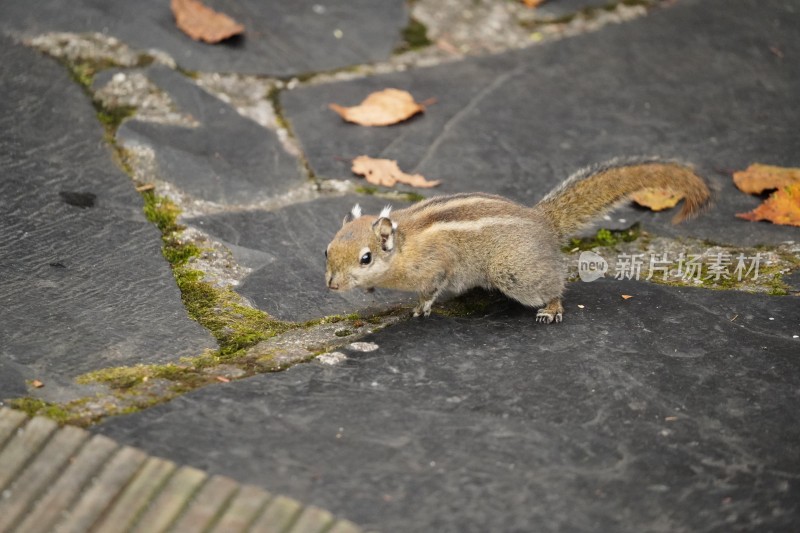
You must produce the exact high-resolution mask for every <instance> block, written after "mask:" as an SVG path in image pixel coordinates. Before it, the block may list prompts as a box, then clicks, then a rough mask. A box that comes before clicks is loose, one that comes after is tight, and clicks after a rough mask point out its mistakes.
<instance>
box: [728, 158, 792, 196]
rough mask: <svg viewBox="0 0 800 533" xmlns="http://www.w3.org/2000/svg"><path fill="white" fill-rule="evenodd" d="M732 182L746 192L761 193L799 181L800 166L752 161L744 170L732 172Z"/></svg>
mask: <svg viewBox="0 0 800 533" xmlns="http://www.w3.org/2000/svg"><path fill="white" fill-rule="evenodd" d="M733 182H734V183H735V184H736V186H737V187H739V190H740V191H742V192H746V193H748V194H761V193H762V192H764V191H769V190H772V189H782V188H783V187H786V186H787V185H791V184H793V183H800V168H785V167H775V166H772V165H762V164H760V163H754V164H752V165H750V166H749V167H747V169H746V170H740V171H739V172H734V173H733Z"/></svg>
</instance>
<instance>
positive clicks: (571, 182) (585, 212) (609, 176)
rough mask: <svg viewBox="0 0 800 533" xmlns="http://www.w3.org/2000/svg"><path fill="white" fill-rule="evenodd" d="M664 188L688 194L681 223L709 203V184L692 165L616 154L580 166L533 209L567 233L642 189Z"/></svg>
mask: <svg viewBox="0 0 800 533" xmlns="http://www.w3.org/2000/svg"><path fill="white" fill-rule="evenodd" d="M652 188H665V189H670V190H671V191H673V192H675V193H682V194H683V195H684V200H683V202H684V203H683V209H681V211H680V212H679V213H678V214H676V215H675V216H674V217H673V219H672V222H673V224H677V223H679V222H682V221H683V220H686V219H687V218H690V217H691V216H693V215H694V214H696V213H697V212H698V211H699V210H700V209H701V208H702V207H703V206H704V205H706V203H707V202H708V200H709V198H710V196H711V193H710V192H709V190H708V185H706V182H705V181H704V180H703V179H702V178H701V177H699V176H697V175H696V174H695V173H694V172H693V171H692V170H691V169H690V168H689V167H687V166H685V165H682V164H680V163H676V162H673V161H663V160H658V159H654V158H647V159H645V158H635V159H613V160H611V161H608V162H606V163H601V164H599V165H594V166H591V167H587V168H584V169H582V170H579V171H578V172H576V173H575V174H573V175H572V176H570V177H569V178H568V179H567V180H566V181H564V182H563V183H562V184H561V185H559V186H558V187H557V188H555V189H554V190H553V191H551V192H550V194H548V195H547V196H545V197H544V198H543V199H542V200H541V201H540V202H539V203H538V204H536V205H535V206H534V209H535V210H537V211H541V212H543V213H544V214H545V217H546V218H547V220H550V221H551V222H552V223H553V225H554V227H555V229H556V231H557V232H558V233H559V234H560V235H561V236H562V237H566V236H569V235H572V234H574V233H575V232H577V231H579V230H580V229H582V228H584V227H585V226H587V225H589V224H591V223H592V222H593V221H594V220H596V219H597V218H598V217H600V216H602V215H603V214H605V213H606V212H608V211H610V210H611V209H613V208H615V207H617V206H618V205H619V204H620V203H621V202H623V201H625V200H626V199H628V197H629V196H630V195H631V194H633V193H635V192H638V191H641V190H643V189H652Z"/></svg>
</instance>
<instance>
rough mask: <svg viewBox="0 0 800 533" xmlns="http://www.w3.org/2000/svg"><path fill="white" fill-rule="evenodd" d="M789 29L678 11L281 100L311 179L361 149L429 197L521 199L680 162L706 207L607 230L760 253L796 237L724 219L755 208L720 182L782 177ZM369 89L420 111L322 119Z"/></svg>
mask: <svg viewBox="0 0 800 533" xmlns="http://www.w3.org/2000/svg"><path fill="white" fill-rule="evenodd" d="M798 25H800V11H798V10H797V8H796V6H793V4H792V3H791V2H784V1H779V0H769V1H763V2H761V1H755V0H744V1H741V2H735V3H730V2H726V1H724V0H702V1H700V0H682V1H681V2H676V3H675V4H674V5H673V6H671V7H669V8H664V9H659V10H654V11H653V12H651V14H650V15H648V16H647V17H644V18H640V19H637V20H635V21H632V22H629V23H625V24H620V25H615V26H607V27H605V28H604V29H602V30H600V31H597V32H595V33H591V34H586V35H582V36H579V37H575V38H570V39H564V40H561V41H558V42H554V43H551V44H547V45H542V46H536V47H532V48H529V49H526V50H522V51H517V52H511V53H507V54H502V55H498V56H492V57H486V58H478V59H468V60H465V61H463V62H459V63H453V64H450V65H442V66H438V67H434V68H429V69H417V70H412V71H408V72H401V73H393V74H389V75H384V76H376V77H370V78H366V79H359V80H355V81H348V82H342V83H334V84H327V85H318V86H310V87H304V88H300V89H297V90H294V91H291V92H288V93H283V94H282V95H281V103H282V105H283V108H284V111H285V114H286V116H287V117H288V119H289V121H290V122H291V124H292V128H293V131H294V132H295V133H296V135H297V136H298V138H299V140H300V142H301V144H302V146H303V148H304V150H305V153H306V155H307V157H308V161H309V163H310V165H311V167H312V169H313V170H314V172H315V173H316V175H318V176H320V177H336V178H341V177H348V176H351V173H350V169H349V160H350V159H352V158H353V157H356V156H358V155H362V154H366V155H369V156H372V157H386V158H390V159H397V160H398V161H399V163H400V167H401V168H402V169H403V170H405V171H407V172H420V173H422V174H423V175H425V176H426V177H427V178H429V179H441V180H442V181H443V184H442V186H441V187H440V188H439V189H437V190H436V191H433V192H434V193H450V192H457V191H476V190H482V191H487V192H493V193H498V194H502V195H505V196H509V197H511V198H513V199H515V200H517V201H520V202H523V203H525V204H533V203H535V202H536V201H538V200H539V199H540V198H542V197H543V196H544V195H545V194H546V193H547V192H548V191H549V190H550V189H551V188H553V187H554V186H555V185H556V184H558V183H559V182H560V181H561V180H563V179H564V178H566V177H567V176H568V175H569V174H571V173H572V172H574V171H576V170H577V169H579V168H581V167H583V166H585V165H589V164H593V163H598V162H602V161H606V160H609V159H612V158H614V157H618V156H630V155H657V156H661V157H665V158H675V159H679V160H684V161H687V162H689V163H692V164H694V165H695V166H696V168H697V170H698V171H699V173H700V174H702V175H703V176H705V177H707V178H708V179H709V180H710V181H711V182H712V184H713V186H714V187H715V189H717V194H716V195H715V196H716V197H715V204H714V207H713V209H712V210H710V211H709V212H707V213H706V214H704V215H703V216H702V217H700V218H699V219H697V220H696V221H693V222H691V223H689V224H686V225H683V226H678V227H672V226H671V225H670V224H669V219H670V218H671V216H672V213H671V212H665V213H650V212H645V211H640V210H635V209H633V208H626V209H623V210H621V211H620V213H619V214H618V215H616V216H615V217H614V218H615V219H618V218H622V219H625V220H626V222H625V223H620V224H622V225H629V224H630V223H632V222H633V221H637V220H639V221H642V222H643V223H644V224H645V226H648V227H650V228H652V229H655V230H657V231H658V232H659V233H663V234H669V235H691V236H695V237H699V238H704V239H710V240H714V241H717V242H723V243H732V244H742V245H755V244H759V243H775V242H780V241H784V240H789V239H797V237H798V231H797V229H796V228H792V227H780V226H773V225H771V224H768V223H750V222H746V221H744V220H740V219H737V218H735V217H734V214H735V213H741V212H746V211H749V210H751V209H753V208H754V207H755V206H756V205H758V203H759V202H760V199H759V198H756V197H752V196H748V195H745V194H743V193H741V192H739V191H738V190H737V189H735V187H734V186H733V183H732V181H731V173H732V172H733V171H734V170H738V169H743V168H745V167H747V166H748V165H749V164H751V163H753V162H761V163H768V164H775V165H783V166H797V153H798V152H800V136H798V135H797V134H796V131H794V126H793V125H794V124H796V123H797V122H798V120H800V106H798V105H797V104H798V96H797V95H798V94H800V69H797V68H795V64H794V63H793V62H792V61H791V59H790V57H795V56H797V55H798V54H800V33H798V32H797V31H796V28H797V27H798ZM676 36H680V37H679V38H677V37H676ZM634 43H635V44H634ZM385 87H396V88H399V89H405V90H408V91H410V92H411V93H412V94H413V95H414V96H415V97H416V98H417V100H419V101H424V100H427V99H429V98H436V103H435V104H434V105H431V106H430V107H429V108H428V110H427V112H426V113H425V114H424V115H422V116H418V117H416V118H414V119H412V120H410V121H408V122H406V123H403V124H399V125H396V126H392V127H388V128H364V127H359V126H355V125H353V124H348V123H345V122H344V121H342V120H341V119H340V118H339V117H338V116H336V115H335V114H334V113H333V112H331V111H329V110H328V109H327V105H328V104H329V103H331V102H336V103H339V104H342V105H354V104H356V103H358V102H360V101H361V100H362V99H363V98H364V97H365V96H366V95H367V94H369V93H370V92H372V91H375V90H379V89H383V88H385ZM424 192H425V194H432V193H431V192H430V191H424ZM604 225H606V226H610V227H614V226H613V225H611V224H605V223H604Z"/></svg>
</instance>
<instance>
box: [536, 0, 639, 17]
mask: <svg viewBox="0 0 800 533" xmlns="http://www.w3.org/2000/svg"><path fill="white" fill-rule="evenodd" d="M617 3H624V2H615V1H614V0H548V1H546V2H544V3H543V4H541V5H539V6H537V7H536V15H537V16H539V17H542V18H544V19H545V20H547V19H550V18H566V17H570V16H572V15H575V14H578V13H580V12H582V11H586V10H591V9H597V8H605V7H608V6H613V5H615V4H617Z"/></svg>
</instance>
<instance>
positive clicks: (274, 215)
mask: <svg viewBox="0 0 800 533" xmlns="http://www.w3.org/2000/svg"><path fill="white" fill-rule="evenodd" d="M356 203H360V204H361V206H362V207H363V209H364V213H365V214H366V213H372V214H377V213H378V212H379V211H380V209H381V208H382V207H383V206H384V205H386V204H387V203H394V204H395V205H398V202H387V200H382V199H379V198H374V197H370V196H340V197H330V198H323V199H319V200H316V201H314V202H306V203H300V204H294V205H290V206H288V207H285V208H283V209H279V210H276V211H260V210H256V211H245V212H239V213H222V214H218V215H210V216H206V217H198V218H193V219H189V220H188V221H187V224H189V225H191V226H196V227H197V228H200V229H202V230H203V231H204V232H206V233H208V234H210V235H212V236H213V237H215V238H216V239H219V240H220V241H222V242H223V243H224V244H225V245H226V246H228V247H229V248H230V249H231V251H232V252H233V255H234V257H235V258H236V260H237V261H238V262H239V263H240V264H242V265H244V266H246V267H248V268H251V269H253V272H252V273H251V274H250V275H249V276H248V277H247V278H245V280H244V281H243V282H242V284H241V285H240V286H239V287H237V288H236V291H237V292H239V293H240V294H241V295H243V296H245V297H247V298H248V299H249V300H250V301H251V302H253V303H254V304H255V305H256V306H257V307H258V308H260V309H263V310H265V311H267V312H268V313H270V314H271V315H273V316H275V317H276V318H279V319H283V320H308V319H311V318H318V317H321V316H325V315H333V314H341V313H351V312H354V311H358V310H368V309H370V308H378V307H385V306H386V305H388V304H391V303H397V302H402V301H410V297H409V296H403V295H401V294H400V293H397V292H393V291H388V290H382V289H377V290H375V292H373V293H370V294H367V293H365V292H364V291H361V290H355V291H350V292H345V293H337V292H332V291H329V290H328V288H327V287H326V285H325V256H324V252H325V248H326V247H327V246H328V243H329V242H330V241H331V239H332V238H333V236H334V235H335V234H336V232H337V231H338V230H339V228H340V227H341V221H342V219H343V218H344V217H345V215H347V213H348V212H349V211H350V209H351V208H352V207H353V205H355V204H356ZM398 207H399V205H398Z"/></svg>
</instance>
